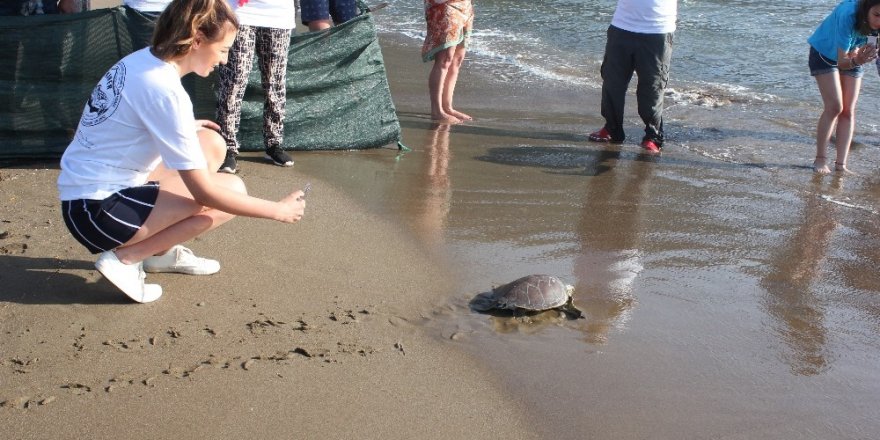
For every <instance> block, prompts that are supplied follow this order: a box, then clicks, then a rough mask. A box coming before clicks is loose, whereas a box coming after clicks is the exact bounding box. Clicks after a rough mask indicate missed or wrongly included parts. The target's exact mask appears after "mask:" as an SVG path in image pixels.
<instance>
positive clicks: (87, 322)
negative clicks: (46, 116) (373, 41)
mask: <svg viewBox="0 0 880 440" xmlns="http://www.w3.org/2000/svg"><path fill="white" fill-rule="evenodd" d="M382 42H383V49H384V51H385V58H386V65H387V69H388V73H389V79H390V82H391V89H392V94H393V96H394V100H395V103H396V105H397V110H398V113H399V115H400V117H401V125H402V127H403V129H404V131H403V142H404V143H405V144H406V145H408V146H409V147H411V148H412V149H413V151H412V152H409V153H406V154H402V155H401V154H398V152H397V151H396V150H394V149H378V150H370V151H360V152H332V153H328V152H313V153H296V154H295V157H296V160H297V164H296V166H295V167H294V169H293V170H290V169H282V168H278V167H272V166H269V165H266V164H264V163H263V162H262V161H261V160H260V159H259V158H258V156H257V155H254V154H251V155H247V156H246V157H245V160H244V161H243V163H242V168H243V174H242V177H243V178H244V179H245V181H246V182H247V183H248V185H249V187H250V189H251V191H252V192H253V193H255V194H257V195H260V196H265V197H280V196H282V195H283V194H285V192H286V191H288V190H289V189H291V188H298V187H301V186H302V185H303V184H304V183H305V182H306V181H310V182H312V184H313V186H314V190H313V192H312V195H311V196H310V201H309V207H308V212H307V215H306V217H305V218H304V220H303V221H302V222H301V223H300V224H298V225H293V226H287V225H281V224H275V223H271V222H267V221H257V220H251V219H237V220H235V221H234V222H232V223H231V224H229V225H227V226H225V227H224V228H222V229H221V230H219V231H215V232H213V233H211V234H210V235H207V236H205V237H204V238H203V239H200V240H196V241H195V242H193V243H192V248H193V249H194V250H196V251H197V252H198V253H199V254H205V255H209V256H212V257H216V258H218V259H220V260H221V262H222V263H223V265H224V268H223V270H222V271H221V272H220V273H219V274H217V275H215V276H211V277H203V278H196V277H184V276H172V275H161V276H156V275H151V276H150V277H149V279H150V280H151V281H153V280H155V281H158V282H160V283H161V284H162V285H163V287H164V288H165V290H166V295H165V297H163V298H162V299H161V300H160V301H158V302H157V303H154V304H150V305H134V304H129V303H127V302H126V301H124V300H122V298H120V295H119V294H117V293H116V292H114V290H113V288H112V286H110V285H109V284H108V283H107V282H106V281H105V280H103V279H102V278H101V276H100V275H99V274H97V272H96V271H95V270H94V268H93V266H92V262H93V257H91V256H90V255H88V254H87V253H86V252H85V251H84V250H83V249H82V248H81V247H80V246H79V245H78V244H76V243H75V242H74V241H73V240H72V239H71V238H70V237H68V235H67V232H66V231H65V230H64V227H63V224H62V223H61V221H60V219H59V218H58V214H57V203H56V201H55V194H54V190H53V188H54V179H55V177H56V176H57V170H56V169H54V167H55V164H54V163H48V164H36V165H31V166H27V167H25V166H23V165H22V164H14V165H12V166H10V167H6V168H2V169H0V178H2V180H0V200H2V206H3V210H2V212H0V217H2V218H0V222H2V223H0V230H2V231H0V236H2V237H3V238H0V253H2V255H0V286H3V287H2V288H0V301H2V302H0V347H2V351H0V402H4V404H3V406H2V407H0V424H2V426H4V427H9V428H8V429H7V432H9V435H8V437H9V438H82V437H85V436H87V435H88V436H93V437H98V438H104V437H110V436H119V435H124V436H126V437H130V438H165V437H170V436H171V435H175V436H177V437H182V438H188V437H207V436H211V435H213V436H220V437H231V436H234V435H250V436H253V435H255V434H256V435H259V436H266V435H271V436H276V437H281V438H315V437H328V438H351V437H358V438H392V439H397V438H399V439H404V438H555V439H559V438H565V439H580V438H615V439H640V438H656V439H703V438H725V439H739V438H742V439H752V438H774V439H800V438H816V439H827V438H836V439H838V438H839V439H867V438H876V437H877V436H878V433H880V422H878V421H877V418H876V416H875V412H876V411H875V410H874V409H873V408H876V406H877V404H878V403H880V402H878V400H880V399H878V396H880V385H878V384H880V380H878V379H880V377H878V373H877V368H876V366H877V365H878V361H880V338H878V331H880V330H878V329H880V302H878V298H880V296H878V293H880V292H878V291H880V279H878V278H877V276H876V274H875V270H874V268H875V267H876V264H877V262H880V255H878V253H877V251H876V249H878V246H877V245H878V242H877V241H878V240H877V237H878V232H880V231H878V229H880V224H878V222H877V219H876V208H875V207H880V192H878V191H877V188H878V183H880V182H878V181H877V180H876V178H873V177H871V176H870V175H866V176H852V177H847V178H844V179H837V178H825V179H816V178H814V177H813V176H812V173H810V172H809V171H808V170H807V169H805V168H804V167H803V164H802V163H801V162H803V161H802V160H800V158H799V157H796V156H795V155H792V154H781V151H782V150H780V148H781V147H780V143H782V142H780V141H779V139H783V140H785V141H786V142H789V143H791V144H794V143H796V142H797V141H803V139H802V138H803V137H804V135H803V131H802V130H801V129H800V128H786V127H775V128H773V127H769V128H768V127H766V126H763V125H762V126H761V127H760V130H758V129H756V130H754V131H742V130H736V129H735V126H736V125H737V122H735V121H733V122H732V121H731V120H728V119H725V118H724V117H720V116H719V114H718V113H710V112H709V111H708V110H705V109H697V110H699V111H695V110H692V109H691V110H689V109H673V110H672V111H670V114H669V121H670V125H669V127H668V128H667V130H668V131H669V133H670V142H669V145H668V146H667V149H666V151H664V153H663V155H662V156H661V157H659V158H658V157H654V156H645V155H642V154H640V152H639V151H638V147H637V145H635V143H634V142H628V143H627V144H624V145H623V146H604V145H597V144H591V143H589V142H587V141H586V139H585V133H586V132H587V131H588V130H590V129H592V128H594V127H597V126H599V125H600V124H601V120H600V118H599V115H598V96H599V94H598V92H597V91H596V90H589V89H586V90H565V89H557V88H554V87H553V86H551V85H548V86H547V87H539V86H535V85H530V86H528V87H520V86H518V85H517V84H513V83H503V82H499V81H496V80H494V79H493V78H490V77H485V76H481V75H480V71H479V69H476V68H473V66H469V65H466V66H465V70H464V72H463V73H462V77H461V80H460V85H459V90H458V92H457V94H456V97H457V98H456V102H457V104H458V106H459V107H461V108H462V109H463V110H465V111H467V112H468V113H470V114H472V115H473V116H475V117H476V118H477V120H476V121H475V122H473V123H469V124H463V125H458V126H454V127H451V128H449V127H440V126H436V125H434V124H431V123H430V121H429V120H428V105H427V100H426V96H425V95H426V90H425V89H426V83H425V81H424V80H425V78H427V73H428V69H429V67H430V66H429V65H426V64H422V63H420V62H419V58H418V48H417V47H415V46H413V45H412V44H409V43H408V42H406V41H404V40H401V39H396V38H395V37H394V36H383V39H382ZM469 67H471V68H470V69H469ZM628 111H630V112H629V115H630V118H631V119H632V120H633V121H636V120H637V116H634V115H632V113H634V109H628ZM691 112H693V113H695V114H694V115H691V114H690V113H691ZM696 113H699V114H698V115H697V114H696ZM697 119H699V121H700V123H701V124H703V125H697V124H695V123H694V122H692V121H694V120H697ZM705 121H711V125H706V124H707V123H706V122H705ZM768 125H772V124H768ZM732 126H733V128H731V127H732ZM627 130H628V133H629V134H630V136H631V137H633V138H635V139H638V138H637V136H638V132H639V127H638V124H637V123H635V122H633V123H632V124H630V125H629V126H627ZM630 130H631V132H630ZM742 139H747V140H749V141H751V142H754V143H755V144H757V145H758V146H759V147H762V146H763V148H764V149H765V150H766V151H763V150H760V149H758V151H761V152H760V153H756V155H754V156H749V157H735V156H734V157H731V156H730V155H727V154H725V153H726V152H727V150H726V148H727V147H729V146H731V145H735V144H736V143H737V142H741V141H742ZM785 146H786V145H783V147H782V148H784V147H785ZM774 148H775V150H774ZM867 153H868V152H865V151H861V150H859V149H856V151H855V152H854V154H855V157H856V158H858V156H859V155H860V154H867ZM4 232H5V233H4ZM529 273H552V274H555V275H558V276H560V277H562V278H563V279H565V280H566V281H567V282H569V283H572V284H574V285H575V288H576V293H575V302H576V304H577V305H578V306H579V307H580V308H581V309H583V310H584V311H585V313H586V319H583V320H577V321H566V320H562V319H559V317H558V316H556V315H555V314H553V313H548V314H544V315H540V316H536V317H525V318H524V317H515V318H511V317H504V316H498V317H496V316H488V315H481V314H475V313H473V312H471V311H470V310H469V309H468V306H467V304H468V301H469V300H470V299H471V298H472V297H473V296H474V295H475V294H477V293H479V292H481V291H485V290H487V289H489V288H490V287H491V286H492V285H493V284H500V283H503V282H507V281H510V280H512V279H514V278H518V277H519V276H522V275H525V274H529Z"/></svg>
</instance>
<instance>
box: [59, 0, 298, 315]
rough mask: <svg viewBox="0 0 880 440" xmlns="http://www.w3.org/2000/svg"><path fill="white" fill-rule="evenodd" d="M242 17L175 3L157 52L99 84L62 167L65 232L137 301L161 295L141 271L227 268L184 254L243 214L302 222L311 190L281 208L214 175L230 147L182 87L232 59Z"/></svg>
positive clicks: (202, 0) (217, 1)
mask: <svg viewBox="0 0 880 440" xmlns="http://www.w3.org/2000/svg"><path fill="white" fill-rule="evenodd" d="M237 29H238V20H237V19H236V17H235V14H234V13H233V11H232V9H231V8H230V7H229V5H228V4H227V3H226V2H225V0H174V1H173V2H171V4H170V5H168V7H167V9H166V10H165V11H164V12H163V13H162V15H160V17H159V19H158V21H157V23H156V33H155V36H154V39H153V43H154V44H153V46H152V47H148V48H144V49H141V50H139V51H137V52H134V53H131V54H130V55H128V56H126V57H125V58H123V59H122V60H121V61H119V62H118V63H117V64H116V65H114V66H113V67H111V68H110V70H109V71H108V72H107V73H106V74H105V75H104V76H103V77H102V78H101V81H100V82H99V83H98V85H97V86H96V87H95V89H94V91H93V92H92V95H91V97H90V98H89V100H88V102H87V103H86V105H85V108H84V109H83V115H82V119H81V120H80V124H79V126H78V128H77V131H76V134H75V136H74V139H73V141H72V142H71V143H70V145H69V146H68V147H67V149H66V150H65V152H64V155H63V156H62V158H61V173H60V175H59V177H58V191H59V196H60V199H61V207H62V215H63V217H64V221H65V224H66V225H67V227H68V230H69V231H70V232H71V234H72V235H73V236H74V238H75V239H77V241H79V242H80V243H81V244H82V245H83V246H85V247H86V248H87V249H88V250H89V251H90V252H92V253H94V254H99V253H100V256H99V257H98V260H97V262H96V263H95V267H97V269H98V271H100V272H101V274H103V275H104V277H106V278H107V279H108V280H109V281H110V282H112V283H113V284H114V285H116V286H117V287H118V288H119V289H120V290H122V292H123V293H125V294H126V295H127V296H128V297H130V298H131V299H133V300H135V301H137V302H150V301H155V300H156V299H158V298H159V297H160V296H161V295H162V288H161V287H160V286H159V285H156V284H144V277H145V274H144V272H145V271H146V272H180V273H188V274H196V275H205V274H212V273H215V272H217V271H219V270H220V263H218V262H217V261H214V260H209V259H205V258H199V257H196V256H194V255H193V254H192V252H191V251H190V250H189V249H187V248H185V247H183V246H182V245H180V243H183V242H185V241H187V240H190V239H192V238H194V237H196V236H198V235H200V234H202V233H204V232H206V231H208V230H211V229H214V228H216V227H217V226H219V225H221V224H223V223H225V222H227V221H229V220H230V219H232V218H233V217H235V216H236V215H244V216H248V217H258V218H267V219H274V220H278V221H282V222H286V223H294V222H296V221H298V220H299V219H300V218H302V216H303V213H304V211H305V201H304V200H303V197H304V193H303V192H301V191H294V192H292V193H291V194H289V195H288V196H287V197H285V198H283V199H281V200H280V201H278V202H272V201H269V200H263V199H259V198H256V197H251V196H248V195H247V191H246V188H245V186H244V183H243V182H242V180H241V179H240V178H238V177H236V176H231V175H227V174H219V173H217V172H216V171H217V167H218V166H219V164H220V163H221V161H222V160H223V157H224V154H225V151H226V148H225V141H224V140H223V138H222V137H221V136H220V135H219V134H218V133H217V132H216V131H215V130H216V129H218V128H219V127H218V126H217V124H215V123H213V122H210V121H197V120H195V118H194V116H193V107H192V102H191V101H190V99H189V96H188V95H187V94H186V92H185V91H184V89H183V87H182V86H181V83H180V79H181V77H183V76H184V75H187V74H189V73H193V72H194V73H196V74H197V75H199V76H202V77H206V76H208V75H209V74H210V73H211V72H212V71H213V70H214V68H215V67H216V66H217V65H219V64H224V63H226V61H227V57H228V52H229V49H230V47H231V46H232V42H233V41H234V39H235V35H236V31H237Z"/></svg>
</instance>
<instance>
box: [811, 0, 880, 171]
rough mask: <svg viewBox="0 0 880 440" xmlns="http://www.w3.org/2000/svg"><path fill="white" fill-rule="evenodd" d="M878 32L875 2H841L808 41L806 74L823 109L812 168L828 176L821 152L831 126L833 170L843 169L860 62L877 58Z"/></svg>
mask: <svg viewBox="0 0 880 440" xmlns="http://www.w3.org/2000/svg"><path fill="white" fill-rule="evenodd" d="M878 30H880V0H844V1H843V2H841V3H840V4H839V5H837V7H835V8H834V10H833V11H831V14H829V15H828V16H827V17H825V20H823V21H822V23H821V24H819V27H818V28H817V29H816V31H815V32H813V35H811V36H810V38H809V39H808V40H807V42H808V43H810V59H809V65H810V75H812V76H813V77H814V78H816V84H817V85H818V86H819V94H821V95H822V103H823V106H824V108H823V110H822V116H820V117H819V123H818V126H817V128H816V159H815V160H814V161H813V169H814V170H815V171H816V172H817V173H819V174H829V173H830V172H831V169H830V168H829V167H828V164H827V163H826V156H825V151H826V150H827V147H828V143H829V142H830V141H831V132H832V130H834V127H835V125H836V127H837V130H836V139H837V146H836V148H837V154H836V158H835V161H834V170H835V171H839V172H847V171H848V170H847V167H846V159H847V156H848V155H849V145H850V143H851V142H852V137H853V129H854V127H855V108H856V101H857V100H858V98H859V89H860V88H861V86H862V75H863V74H864V71H863V70H862V65H863V64H865V63H869V62H871V61H873V60H874V59H876V58H877V44H876V37H872V38H873V44H869V42H868V36H869V35H876V33H877V31H878Z"/></svg>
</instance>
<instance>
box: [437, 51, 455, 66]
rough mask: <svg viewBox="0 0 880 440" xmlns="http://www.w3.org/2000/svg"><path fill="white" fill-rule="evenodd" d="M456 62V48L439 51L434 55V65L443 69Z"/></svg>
mask: <svg viewBox="0 0 880 440" xmlns="http://www.w3.org/2000/svg"><path fill="white" fill-rule="evenodd" d="M454 62H455V48H454V47H450V48H447V49H443V50H441V51H440V52H437V55H435V56H434V65H435V66H438V67H440V68H442V69H448V68H449V67H450V66H452V64H453V63H454Z"/></svg>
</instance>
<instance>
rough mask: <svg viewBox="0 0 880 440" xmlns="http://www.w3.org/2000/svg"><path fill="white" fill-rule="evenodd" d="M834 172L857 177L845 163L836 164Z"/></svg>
mask: <svg viewBox="0 0 880 440" xmlns="http://www.w3.org/2000/svg"><path fill="white" fill-rule="evenodd" d="M834 172H835V173H839V174H843V175H846V176H855V175H856V173H854V172H852V171H850V170H849V168H847V167H846V164H845V163H840V162H834Z"/></svg>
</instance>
